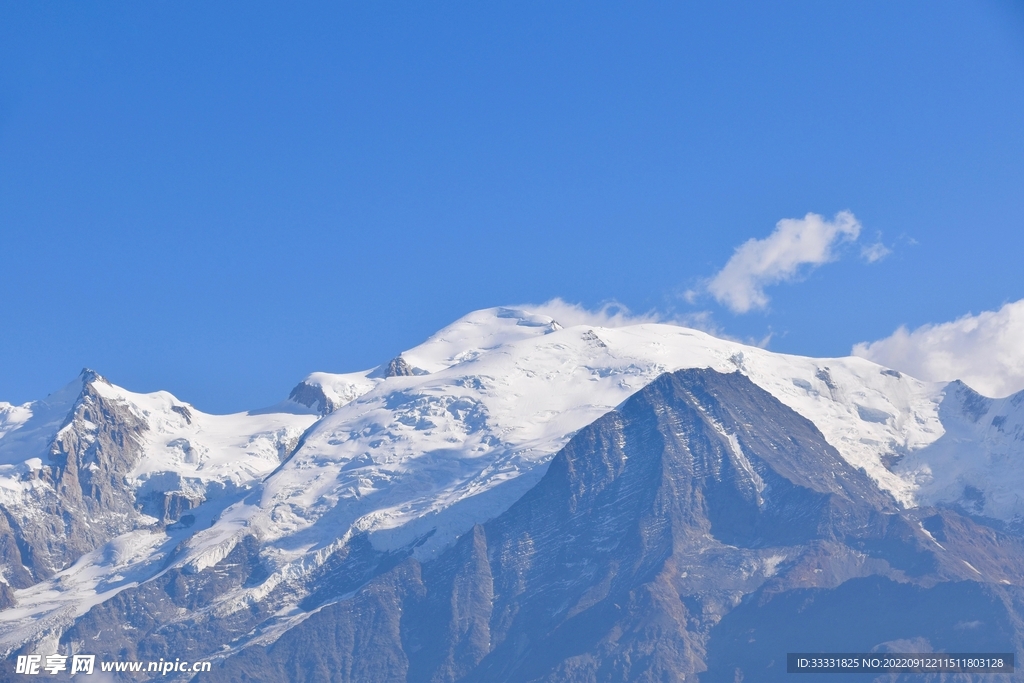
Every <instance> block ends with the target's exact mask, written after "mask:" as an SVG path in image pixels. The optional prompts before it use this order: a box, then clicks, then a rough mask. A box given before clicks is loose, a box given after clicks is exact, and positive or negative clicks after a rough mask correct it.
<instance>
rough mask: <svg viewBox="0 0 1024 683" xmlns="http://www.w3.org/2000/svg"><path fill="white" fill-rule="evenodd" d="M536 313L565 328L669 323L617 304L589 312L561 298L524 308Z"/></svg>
mask: <svg viewBox="0 0 1024 683" xmlns="http://www.w3.org/2000/svg"><path fill="white" fill-rule="evenodd" d="M521 308H525V309H527V310H530V311H533V312H534V313H540V314H541V315H546V316H549V317H551V318H554V319H555V320H557V321H558V324H559V325H562V326H563V327H572V326H574V325H593V326H594V327H625V326H627V325H640V324H642V323H660V322H667V321H666V320H665V319H664V318H663V317H662V316H661V315H659V314H657V313H654V312H649V313H640V314H635V313H631V312H630V310H629V309H628V308H626V307H625V306H623V305H622V304H620V303H617V302H614V301H613V302H610V303H606V304H604V305H603V306H601V307H600V308H598V309H596V310H589V309H587V308H584V307H583V306H581V305H579V304H572V303H569V302H567V301H564V300H562V299H559V298H555V299H552V300H551V301H548V302H546V303H543V304H540V305H539V306H535V305H527V306H522V307H521Z"/></svg>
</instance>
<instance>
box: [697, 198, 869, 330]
mask: <svg viewBox="0 0 1024 683" xmlns="http://www.w3.org/2000/svg"><path fill="white" fill-rule="evenodd" d="M860 229H861V226H860V223H859V222H858V221H857V218H856V217H855V216H854V215H853V214H852V213H850V212H849V211H840V212H839V213H837V214H836V216H835V218H834V219H832V220H831V221H828V220H825V218H824V217H823V216H820V215H818V214H816V213H809V214H807V215H806V216H804V217H803V218H784V219H782V220H781V221H779V222H778V223H777V224H776V225H775V231H774V232H773V233H772V234H771V235H769V236H768V237H766V238H764V239H762V240H758V239H750V240H747V241H746V242H744V243H743V244H742V245H740V246H739V247H738V248H737V249H736V253H734V254H733V255H732V258H730V259H729V261H728V263H726V264H725V267H724V268H722V270H720V271H719V272H718V273H717V274H716V275H715V276H714V277H712V278H711V280H710V281H708V284H707V289H708V291H709V292H710V293H711V295H712V296H713V297H715V300H717V301H718V302H719V303H721V304H724V305H726V306H728V307H729V308H730V309H732V310H733V311H735V312H737V313H747V312H748V311H750V310H751V309H754V308H764V307H765V306H767V305H768V295H766V294H765V293H764V288H765V287H766V286H768V285H772V284H777V283H779V282H788V281H791V280H794V279H796V278H797V277H799V276H800V274H801V272H803V271H804V270H805V266H810V267H812V268H813V267H816V266H820V265H822V264H824V263H828V262H829V261H834V260H835V259H836V255H835V252H834V248H835V247H836V245H838V244H841V243H843V242H852V241H854V240H856V239H857V237H858V236H859V235H860ZM883 249H884V247H883ZM883 255H884V254H883ZM879 258H881V256H879ZM875 260H878V259H875Z"/></svg>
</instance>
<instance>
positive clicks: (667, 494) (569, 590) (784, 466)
mask: <svg viewBox="0 0 1024 683" xmlns="http://www.w3.org/2000/svg"><path fill="white" fill-rule="evenodd" d="M946 514H954V513H946ZM954 516H955V515H954ZM969 557H970V559H975V557H974V556H973V555H971V556H969ZM826 560H827V561H828V566H829V568H830V571H829V573H827V574H823V573H820V572H813V571H808V564H810V563H817V564H824V563H825V561H826ZM1012 561H1013V562H1014V563H1015V564H1016V566H1018V567H1020V566H1024V565H1022V564H1021V563H1022V562H1024V553H1022V552H1021V549H1020V547H1019V544H1018V547H1017V549H1016V552H1015V554H1014V556H1013V560H1012ZM968 574H970V570H969V569H968V568H967V567H966V566H965V565H964V560H963V558H962V557H958V556H956V555H955V553H952V552H949V551H945V550H943V549H940V548H939V547H938V546H937V545H936V544H935V543H934V541H932V540H931V538H930V537H929V535H928V533H926V532H925V531H924V530H923V528H922V527H921V526H920V524H919V523H918V522H917V521H916V520H915V519H914V518H912V517H910V516H908V515H907V513H905V512H903V511H902V510H901V509H900V508H899V506H898V505H897V504H896V501H895V500H894V499H892V498H891V496H889V495H888V494H886V493H884V492H882V491H880V490H878V488H877V486H876V485H875V483H874V482H873V481H872V480H871V479H870V478H868V477H867V476H866V475H865V474H864V473H863V472H861V471H857V470H855V469H854V468H852V467H850V466H849V465H848V464H847V463H846V461H845V460H844V459H843V458H842V457H841V456H840V455H839V453H838V452H837V451H836V450H835V449H834V448H832V447H831V446H830V445H829V444H828V443H827V442H826V441H825V440H824V439H823V438H822V436H821V434H820V432H819V431H818V430H817V429H816V428H815V427H814V425H813V424H812V423H810V422H809V421H807V420H806V419H804V418H802V417H801V416H799V415H798V414H796V413H795V412H793V411H792V410H790V409H788V408H786V407H785V406H783V405H782V404H780V403H779V402H778V401H777V400H776V399H774V398H773V397H771V396H770V395H769V394H767V393H766V392H764V391H763V390H760V389H758V388H757V387H756V386H754V385H753V384H752V383H751V382H750V381H749V380H748V379H746V378H745V377H743V376H742V375H740V374H739V373H732V374H727V375H722V374H719V373H716V372H714V371H709V370H688V371H680V372H677V373H675V374H671V375H664V376H662V377H660V378H658V379H657V380H656V381H655V382H653V383H652V384H651V385H650V386H648V387H647V388H645V389H643V390H642V391H640V392H638V393H637V394H636V395H635V396H633V397H632V398H630V399H629V400H628V401H626V402H625V403H624V404H623V405H622V406H621V407H620V408H619V409H618V410H616V411H614V412H612V413H609V414H607V415H605V416H603V417H601V418H600V419H598V420H597V421H596V422H594V423H593V424H592V425H590V426H588V427H587V428H585V429H583V430H582V431H581V432H580V433H579V434H577V435H576V436H575V437H574V438H573V439H572V440H571V441H570V442H569V443H568V444H567V445H566V447H565V448H564V449H563V450H562V451H560V453H559V454H558V455H557V456H556V457H555V459H554V460H553V462H552V464H551V467H550V468H549V469H548V471H547V473H546V474H545V476H544V478H543V479H542V480H541V482H540V483H539V484H538V485H537V486H536V487H534V488H533V489H531V490H530V491H529V492H528V493H527V494H526V495H525V496H523V498H521V499H520V500H519V501H518V502H516V503H515V504H514V505H513V506H512V507H510V508H509V510H507V511H506V512H505V513H503V514H502V515H500V516H499V517H497V518H496V519H495V520H493V521H491V522H488V523H486V524H484V525H477V526H475V527H474V528H473V529H472V530H471V531H470V532H468V533H467V534H466V535H464V536H463V537H462V538H461V539H459V541H458V542H457V543H456V544H455V545H454V546H453V547H451V548H450V549H448V550H446V551H445V552H444V553H442V554H441V555H440V556H439V557H438V558H436V559H433V560H431V561H428V562H426V563H420V562H419V561H417V560H416V559H415V558H408V559H406V560H405V561H404V562H402V563H400V564H399V565H398V566H396V567H395V568H394V569H391V570H390V571H387V572H385V573H383V574H381V575H379V576H378V577H376V578H375V579H373V580H372V581H371V582H370V583H368V584H367V585H366V586H365V587H363V588H361V589H360V590H358V591H357V592H356V593H355V595H354V596H352V597H351V598H349V599H346V600H344V601H341V602H336V603H334V604H331V605H328V606H327V607H324V608H323V609H321V610H320V611H318V612H317V613H315V614H313V615H312V616H310V617H309V618H308V619H307V620H306V621H304V622H303V623H301V624H300V625H298V626H296V627H295V628H293V629H292V630H290V631H289V632H288V633H286V634H285V635H284V636H283V637H281V638H280V639H279V640H278V641H277V642H275V643H274V644H272V645H270V646H269V647H259V646H256V647H251V648H249V649H247V650H243V651H242V652H241V653H240V654H238V655H236V656H234V657H232V658H229V659H228V660H227V661H226V662H225V663H224V664H223V665H222V666H221V667H219V668H218V669H215V671H214V672H213V673H211V674H209V675H203V676H200V677H199V680H202V681H206V680H210V681H243V680H260V679H266V678H268V677H269V678H275V679H277V678H279V679H282V680H283V679H288V680H323V681H362V680H375V681H382V682H385V681H386V682H392V681H393V682H398V681H403V682H404V681H431V682H434V683H441V682H455V681H459V682H463V681H465V682H468V681H490V682H500V681H524V682H525V681H537V682H539V681H550V682H551V683H554V682H555V681H580V682H583V681H587V682H592V681H593V682H597V681H607V682H609V683H610V682H612V681H686V680H713V681H717V680H725V678H723V677H721V676H722V674H723V673H725V672H724V671H722V669H723V667H725V668H727V669H728V672H727V673H728V680H733V678H734V676H736V675H737V671H736V669H737V667H736V664H737V663H741V664H743V665H745V666H746V667H747V668H746V669H743V667H742V666H740V667H739V674H741V675H742V674H744V672H746V674H747V675H750V674H752V673H756V675H757V676H768V677H770V678H764V677H759V678H752V680H769V679H774V678H778V677H782V678H784V677H785V673H784V670H783V671H782V672H777V673H776V675H772V672H771V671H765V670H757V667H758V666H761V667H763V666H764V663H765V662H766V661H770V659H771V657H774V658H775V659H776V660H777V659H778V658H779V657H783V661H784V653H785V651H786V650H785V648H783V649H780V650H778V652H771V653H768V654H770V655H771V657H769V658H767V659H766V658H765V657H761V658H757V657H747V658H745V659H730V657H732V656H733V655H734V654H735V652H733V651H732V650H730V648H731V647H734V646H733V644H734V643H737V642H739V640H738V639H737V637H736V635H735V632H736V629H737V628H740V629H741V630H742V629H743V628H747V627H748V626H750V625H753V624H757V625H762V624H764V626H763V628H768V626H767V622H766V621H765V619H764V617H763V615H762V612H760V611H759V610H758V609H757V608H756V606H755V600H756V598H755V597H754V596H761V597H760V599H762V600H764V601H767V602H768V603H769V604H770V605H771V606H770V608H769V609H768V610H765V612H766V613H772V611H774V610H776V609H777V608H776V603H778V604H779V605H780V606H781V605H782V604H783V603H785V604H787V605H791V604H792V603H793V598H791V597H790V596H793V595H800V594H801V591H802V592H803V593H806V592H807V591H808V590H817V591H818V593H819V594H820V595H821V597H820V598H819V602H823V603H827V602H828V600H830V599H831V600H834V601H836V602H837V605H841V604H842V603H843V601H846V602H847V603H849V601H850V600H851V599H853V597H852V595H851V594H854V595H856V594H860V593H863V592H864V591H865V590H868V589H867V588H864V586H876V587H881V590H882V591H883V593H884V592H888V593H892V594H898V593H899V591H901V590H902V591H904V592H907V591H908V590H909V591H917V596H918V600H917V602H918V603H920V604H923V605H924V604H926V605H928V606H929V609H930V612H929V613H928V614H927V617H926V618H924V619H916V620H915V619H907V620H904V621H905V622H906V623H903V624H896V625H890V626H889V627H887V633H886V634H885V636H886V639H887V640H895V639H897V638H905V639H912V638H919V637H921V636H922V635H932V634H933V633H934V632H935V631H936V630H941V628H945V629H946V630H947V631H948V632H950V633H951V632H953V630H954V628H953V627H954V625H955V624H956V623H957V621H958V620H962V619H963V618H965V617H969V616H983V617H984V618H985V619H986V620H988V621H989V622H992V621H993V620H994V624H995V625H997V626H998V628H996V629H993V630H991V631H988V630H986V631H985V633H986V634H987V635H986V636H985V637H982V638H977V637H976V638H975V640H977V643H974V642H973V641H972V644H977V645H978V646H986V647H992V648H995V649H997V650H999V649H1002V651H1006V650H1011V649H1013V647H1014V646H1016V645H1018V644H1020V642H1021V637H1022V635H1024V632H1021V631H1019V630H1016V631H1015V630H1014V628H1013V622H1014V620H1015V619H1016V618H1017V617H1016V614H1015V613H1014V612H1012V611H1009V610H1008V608H1007V606H1006V605H1005V604H1003V603H1002V602H1000V600H999V599H997V598H994V597H992V596H991V594H987V593H985V590H984V589H983V588H982V587H981V584H971V585H975V586H977V588H971V587H967V586H965V587H963V588H961V586H964V583H963V579H965V578H969V577H968ZM858 577H865V578H858ZM986 578H987V580H989V581H992V580H993V578H992V577H991V576H990V577H986ZM858 582H859V583H858ZM865 582H867V583H865ZM937 582H938V585H936V583H937ZM901 586H906V587H907V588H901ZM1002 590H1003V591H1004V592H1009V591H1013V592H1014V595H1018V594H1019V593H1020V591H1019V589H1017V588H1006V587H1005V585H1004V587H1003V589H1002ZM858 591H859V592H860V593H858ZM869 592H870V591H869ZM831 596H835V597H834V598H832V597H831ZM950 596H960V597H961V598H962V600H961V602H953V603H950V602H948V600H949V597H950ZM787 600H788V602H787ZM968 600H970V601H969V602H967V601H968ZM758 604H759V603H758ZM733 609H736V612H738V613H739V614H740V616H739V617H731V616H730V615H731V613H732V611H733ZM781 609H782V611H785V610H786V609H790V610H791V608H788V607H782V608H781ZM838 613H839V612H838V606H837V607H836V610H835V611H833V612H831V614H832V615H833V618H834V616H835V614H838ZM748 614H753V615H755V618H757V619H760V620H759V621H755V622H750V621H749V617H747V615H748ZM759 615H760V616H759ZM786 616H787V618H788V619H789V621H788V622H786V623H787V624H789V626H788V627H787V628H788V631H789V636H790V637H791V639H792V640H791V641H790V642H793V643H800V644H806V643H807V642H808V641H809V640H813V639H814V638H815V637H817V636H818V633H819V632H818V630H817V622H815V621H814V620H813V619H805V618H804V617H801V616H800V615H799V614H798V613H792V610H791V613H789V614H787V615H786ZM815 618H818V617H815ZM927 620H930V622H929V623H928V624H925V623H924V622H925V621H927ZM737 624H742V626H737ZM929 629H930V630H929ZM883 630H886V629H883ZM890 636H891V637H890ZM870 637H871V629H865V631H864V634H863V635H858V638H859V640H865V639H870ZM819 640H820V638H819ZM772 642H773V643H776V644H778V642H779V639H778V638H776V639H775V640H773V641H772ZM881 642H882V641H877V642H870V643H868V642H866V643H865V644H864V645H863V647H864V649H865V650H867V649H870V647H874V646H876V645H880V644H881ZM310 645H312V647H311V646H310ZM790 649H792V647H791V648H790ZM723 652H732V654H729V655H725V654H723ZM780 653H781V654H780ZM727 661H728V662H732V664H728V665H727V664H726V662H727ZM709 665H710V667H711V670H710V671H708V667H709ZM702 672H705V673H706V674H707V677H703V676H701V673H702Z"/></svg>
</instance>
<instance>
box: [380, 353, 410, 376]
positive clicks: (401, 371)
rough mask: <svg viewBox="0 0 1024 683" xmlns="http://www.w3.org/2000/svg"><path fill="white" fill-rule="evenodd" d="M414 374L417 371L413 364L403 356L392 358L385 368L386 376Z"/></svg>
mask: <svg viewBox="0 0 1024 683" xmlns="http://www.w3.org/2000/svg"><path fill="white" fill-rule="evenodd" d="M413 374H415V373H414V372H413V368H412V366H411V365H409V363H408V362H407V361H406V360H405V359H404V358H402V357H401V356H398V357H397V358H392V359H391V361H390V362H388V367H387V369H386V370H384V376H385V377H411V376H412V375H413Z"/></svg>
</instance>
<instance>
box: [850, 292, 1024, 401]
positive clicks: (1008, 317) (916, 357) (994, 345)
mask: <svg viewBox="0 0 1024 683" xmlns="http://www.w3.org/2000/svg"><path fill="white" fill-rule="evenodd" d="M1021 340H1024V300H1021V301H1016V302H1013V303H1008V304H1006V305H1005V306H1003V307H1002V308H1000V309H999V310H998V311H983V312H981V313H979V314H978V315H965V316H963V317H961V318H958V319H956V320H954V321H952V322H947V323H940V324H935V325H923V326H921V327H918V328H917V329H915V330H908V329H907V328H906V327H900V328H899V329H898V330H896V331H895V332H893V333H892V334H891V335H890V336H888V337H886V338H885V339H880V340H878V341H875V342H870V343H868V342H862V343H860V344H857V345H855V346H854V347H853V355H855V356H861V357H862V358H867V359H868V360H872V361H874V362H876V363H879V364H880V365H885V366H887V367H890V368H895V369H896V370H901V371H903V372H905V373H907V374H908V375H912V376H914V377H917V378H918V379H923V380H927V381H936V382H938V381H948V380H953V379H960V380H963V381H964V382H966V383H967V384H968V385H970V386H971V387H973V388H974V389H975V390H977V391H979V392H981V393H982V394H985V395H986V396H991V397H993V398H998V397H1002V396H1006V395H1008V394H1012V393H1014V392H1017V391H1020V390H1022V389H1024V344H1022V343H1021Z"/></svg>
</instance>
